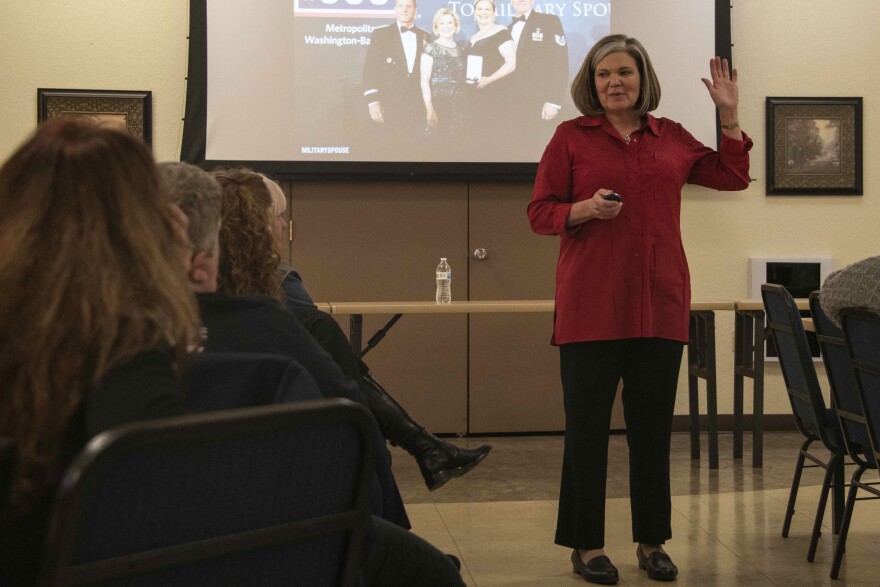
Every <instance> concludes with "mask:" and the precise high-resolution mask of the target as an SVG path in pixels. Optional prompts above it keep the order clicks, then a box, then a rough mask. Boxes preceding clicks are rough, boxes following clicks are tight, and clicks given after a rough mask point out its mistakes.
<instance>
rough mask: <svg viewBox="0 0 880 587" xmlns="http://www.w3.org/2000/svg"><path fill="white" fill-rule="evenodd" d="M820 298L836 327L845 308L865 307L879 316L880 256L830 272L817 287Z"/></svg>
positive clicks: (823, 307)
mask: <svg viewBox="0 0 880 587" xmlns="http://www.w3.org/2000/svg"><path fill="white" fill-rule="evenodd" d="M819 301H820V302H821V304H822V309H823V310H824V311H825V313H826V314H827V315H828V317H829V318H830V319H831V320H832V321H833V322H834V323H835V324H837V325H838V326H840V311H841V310H843V309H844V308H864V309H866V310H870V311H871V312H874V313H875V314H878V315H880V256H878V257H868V258H867V259H863V260H861V261H858V262H856V263H853V264H852V265H849V266H848V267H845V268H843V269H841V270H840V271H835V272H834V273H832V274H831V275H829V276H828V277H827V278H826V279H825V283H823V284H822V288H821V289H820V290H819Z"/></svg>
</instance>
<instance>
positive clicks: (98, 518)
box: [41, 399, 374, 587]
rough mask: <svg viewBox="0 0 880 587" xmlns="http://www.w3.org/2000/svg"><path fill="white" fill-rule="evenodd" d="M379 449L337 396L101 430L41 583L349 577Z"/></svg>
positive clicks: (79, 471)
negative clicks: (376, 453)
mask: <svg viewBox="0 0 880 587" xmlns="http://www.w3.org/2000/svg"><path fill="white" fill-rule="evenodd" d="M373 459H374V448H373V438H372V429H371V428H370V420H369V414H368V413H367V412H366V410H365V409H364V408H362V407H361V406H357V405H355V404H353V403H351V402H348V401H346V400H340V399H333V400H321V401H317V402H303V403H295V404H283V405H276V406H269V407H259V408H247V409H241V410H229V411H224V412H214V413H207V414H199V415H195V416H183V417H180V418H169V419H164V420H154V421H151V422H143V423H135V424H131V425H126V426H122V427H120V428H116V429H114V430H110V431H107V432H104V433H102V434H100V435H98V436H96V437H95V438H94V439H92V440H91V441H90V442H89V444H88V445H87V446H86V448H85V449H84V450H83V452H82V453H81V454H80V455H79V456H78V457H77V458H76V459H75V460H74V462H73V463H72V465H71V466H70V467H69V469H68V470H67V471H66V473H65V475H64V477H63V479H62V482H61V485H60V488H59V491H58V496H57V502H56V507H55V511H54V513H53V519H52V522H51V525H50V530H49V534H48V542H47V549H46V551H47V552H46V560H45V563H44V565H43V568H44V573H45V574H44V577H43V580H42V583H41V584H42V585H44V586H49V585H52V586H54V585H84V584H100V585H102V586H103V585H107V586H113V585H137V586H159V585H161V586H163V587H164V586H171V587H173V586H178V585H179V586H184V585H187V586H192V585H206V586H207V585H261V586H263V585H267V586H274V585H279V586H280V585H301V586H304V587H305V586H309V587H315V586H324V585H344V586H349V585H353V584H355V582H356V581H357V580H358V578H359V567H360V562H361V553H362V547H363V542H364V536H365V531H366V529H367V526H368V523H369V520H370V514H369V504H368V498H369V489H370V485H371V480H372V476H373Z"/></svg>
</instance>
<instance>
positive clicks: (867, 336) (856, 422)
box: [831, 309, 880, 579]
mask: <svg viewBox="0 0 880 587" xmlns="http://www.w3.org/2000/svg"><path fill="white" fill-rule="evenodd" d="M841 326H842V327H843V336H844V338H845V339H846V346H847V349H848V350H849V356H850V360H851V361H852V368H853V373H854V375H855V383H856V387H855V388H856V394H857V396H858V400H859V404H860V406H859V407H860V411H859V412H842V413H841V418H842V419H843V420H845V421H846V422H847V423H851V425H852V426H853V427H854V428H855V427H856V426H860V427H861V429H862V430H864V431H865V432H866V433H867V439H866V440H867V442H866V443H865V444H864V445H862V446H861V448H862V451H861V454H856V455H854V458H853V460H854V461H855V462H856V470H855V472H854V473H853V475H852V479H851V480H850V484H849V493H848V495H847V498H846V507H845V509H844V512H843V521H842V523H841V525H840V535H839V536H838V538H837V548H835V550H834V560H833V562H832V563H831V578H832V579H836V578H837V576H838V574H839V573H840V564H841V562H842V561H843V553H844V551H845V550H846V537H847V534H848V533H849V525H850V521H851V520H852V514H853V508H854V507H855V505H856V500H858V499H877V498H880V490H878V489H877V487H875V486H876V485H877V483H865V482H864V481H862V475H863V474H864V473H865V471H867V470H868V469H873V470H875V471H876V470H877V463H878V462H880V317H878V316H877V315H875V314H872V313H870V312H867V311H865V310H852V309H845V310H844V311H843V312H842V313H841ZM859 489H862V490H864V491H867V492H868V493H869V494H871V496H870V497H861V498H860V497H857V494H858V491H859Z"/></svg>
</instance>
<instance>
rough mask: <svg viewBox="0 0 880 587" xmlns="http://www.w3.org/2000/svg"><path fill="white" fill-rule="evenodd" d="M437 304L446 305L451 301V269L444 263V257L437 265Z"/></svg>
mask: <svg viewBox="0 0 880 587" xmlns="http://www.w3.org/2000/svg"><path fill="white" fill-rule="evenodd" d="M436 299H437V303H438V304H448V303H449V302H451V301H452V269H450V268H449V263H447V262H446V257H443V258H441V259H440V264H439V265H437V296H436Z"/></svg>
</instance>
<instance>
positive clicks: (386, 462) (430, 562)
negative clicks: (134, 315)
mask: <svg viewBox="0 0 880 587" xmlns="http://www.w3.org/2000/svg"><path fill="white" fill-rule="evenodd" d="M160 169H161V172H162V175H163V179H164V185H165V189H166V192H167V195H168V197H169V199H170V200H171V201H172V202H173V203H174V204H176V205H177V206H178V207H179V208H180V209H181V210H183V212H184V213H185V214H186V215H187V217H188V220H189V239H190V240H191V241H192V243H193V251H192V253H193V254H192V261H191V268H190V271H189V278H190V284H191V286H192V288H193V289H194V290H195V291H196V292H197V299H198V302H199V306H200V308H201V312H202V320H203V323H204V326H205V328H206V330H207V334H206V339H205V343H204V344H205V348H206V349H207V350H209V351H210V350H222V351H234V352H268V353H273V354H283V355H285V356H290V357H292V358H294V359H296V360H297V361H299V362H300V363H301V364H302V365H303V366H304V367H305V368H306V369H308V370H309V371H310V372H311V373H312V375H313V376H315V379H316V380H317V382H318V384H319V387H320V388H321V391H322V392H323V393H324V394H325V395H327V396H335V397H346V398H348V399H353V400H354V401H360V402H361V403H364V400H363V398H361V397H360V395H359V391H358V389H357V386H356V385H355V384H354V383H353V382H351V381H349V380H348V379H347V378H345V377H344V376H343V374H342V372H341V371H340V370H339V368H338V367H337V366H336V365H335V364H334V363H333V361H332V359H331V358H330V357H329V356H328V355H327V354H326V353H324V352H323V350H321V348H320V347H319V346H318V344H317V343H316V342H315V341H314V339H312V338H311V336H310V335H309V334H308V333H307V332H306V331H305V330H304V329H303V327H302V326H301V325H300V324H299V323H298V322H297V320H296V318H295V316H293V314H291V313H290V312H288V311H287V310H285V309H284V308H283V307H282V306H281V304H280V303H279V302H278V301H276V300H272V299H269V298H265V297H260V296H250V297H245V296H238V295H230V294H224V293H217V292H216V291H215V290H216V289H217V283H218V268H220V267H222V266H223V260H222V259H223V257H222V252H221V247H220V246H219V244H218V242H217V239H218V230H219V229H220V224H221V209H222V192H221V188H220V186H219V184H218V183H217V181H215V180H214V179H213V178H212V177H211V176H210V175H209V174H207V173H205V172H204V171H202V170H201V169H199V168H197V167H195V166H192V165H188V164H186V163H163V164H160ZM224 218H226V213H225V210H224ZM242 221H245V222H246V221H247V220H246V219H245V218H242ZM377 438H379V439H380V440H381V438H380V437H379V436H378V429H377ZM378 448H379V450H378V451H377V452H378V454H377V461H378V462H377V475H378V476H379V477H380V485H381V487H382V493H383V495H382V504H381V505H378V504H376V503H375V502H374V504H373V513H374V517H373V522H374V525H375V527H376V530H377V538H378V540H377V542H376V543H375V545H374V546H373V547H372V549H371V551H370V553H369V556H368V557H367V558H366V559H365V562H364V568H363V570H364V579H365V581H366V584H367V585H391V586H395V585H400V586H410V585H439V586H445V585H462V584H463V583H462V580H461V576H460V574H459V572H458V569H457V568H456V565H455V563H456V562H457V559H453V558H452V557H447V555H444V554H443V553H442V552H440V551H439V550H437V549H436V548H434V547H433V546H431V545H430V544H429V543H427V542H426V541H424V540H423V539H421V538H419V537H418V536H416V535H415V534H412V533H410V532H407V531H406V530H405V529H404V528H409V521H408V519H407V518H406V512H405V510H404V508H403V503H402V501H401V500H400V495H399V493H398V492H397V486H396V484H395V483H394V478H393V476H392V474H391V469H390V456H389V455H388V454H387V450H386V449H385V446H384V442H380V444H379V446H378ZM383 453H384V456H383ZM380 516H381V517H380ZM390 522H394V523H390ZM401 526H403V528H402V527H401Z"/></svg>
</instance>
